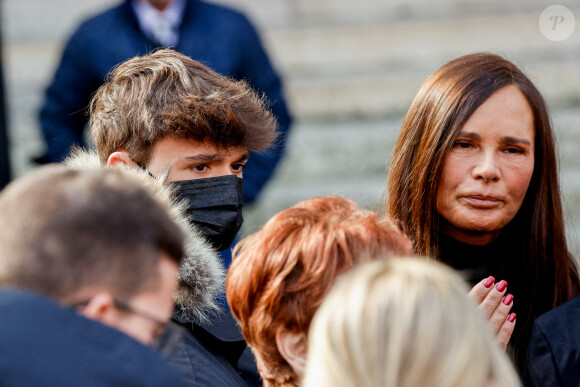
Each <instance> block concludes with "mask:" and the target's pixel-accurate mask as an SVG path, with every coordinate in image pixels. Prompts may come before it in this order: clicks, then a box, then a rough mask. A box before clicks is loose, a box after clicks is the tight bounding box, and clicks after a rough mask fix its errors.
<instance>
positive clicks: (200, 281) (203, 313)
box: [64, 149, 225, 322]
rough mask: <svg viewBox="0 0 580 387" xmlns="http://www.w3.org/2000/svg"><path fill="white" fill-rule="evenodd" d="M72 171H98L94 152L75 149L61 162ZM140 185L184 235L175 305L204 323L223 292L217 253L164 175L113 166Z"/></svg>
mask: <svg viewBox="0 0 580 387" xmlns="http://www.w3.org/2000/svg"><path fill="white" fill-rule="evenodd" d="M64 164H65V165H66V166H68V167H70V168H74V169H99V168H104V167H105V166H104V165H103V164H101V162H100V160H99V156H98V154H97V153H96V152H94V151H86V150H82V149H75V150H74V151H73V152H72V153H71V155H70V156H69V157H68V158H67V159H66V160H65V161H64ZM115 168H119V169H122V170H124V171H125V172H127V174H129V175H130V176H133V177H134V178H136V179H138V180H139V181H141V182H143V185H144V186H145V187H146V188H147V189H149V190H150V191H151V192H152V193H153V194H154V195H155V196H156V197H157V198H158V199H159V200H160V201H162V202H163V203H164V204H166V206H167V207H168V208H169V209H170V213H171V215H172V216H173V218H174V219H175V220H176V222H177V223H178V224H179V226H180V227H181V229H182V230H183V233H184V235H185V251H186V256H185V257H184V259H183V262H182V264H181V267H180V269H179V287H178V290H177V292H176V294H175V297H174V298H175V303H176V305H177V307H178V309H180V310H181V312H182V314H183V316H180V317H185V318H186V319H188V320H190V321H192V322H204V321H207V320H208V318H209V317H210V315H211V314H212V313H215V312H217V311H218V310H220V306H219V304H218V303H217V296H218V295H219V293H220V292H221V291H222V290H223V286H224V279H225V269H224V267H223V265H222V263H221V261H220V259H219V257H218V255H217V252H216V251H215V250H214V249H213V248H212V247H211V245H210V244H209V243H208V242H207V241H206V240H205V239H204V238H203V236H202V235H201V234H200V233H199V231H197V229H195V227H194V226H193V225H191V224H190V223H189V221H188V220H187V216H186V215H185V203H184V202H183V201H181V202H176V201H174V200H173V197H174V195H173V190H172V188H171V186H170V185H169V184H166V182H167V176H166V175H165V176H160V177H158V178H152V177H151V176H150V175H149V173H148V172H147V171H144V170H142V169H140V168H134V167H132V166H126V167H125V166H122V167H115Z"/></svg>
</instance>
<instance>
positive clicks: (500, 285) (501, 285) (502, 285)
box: [495, 280, 507, 293]
mask: <svg viewBox="0 0 580 387" xmlns="http://www.w3.org/2000/svg"><path fill="white" fill-rule="evenodd" d="M495 288H496V289H497V291H498V292H500V293H501V292H503V291H504V290H505V288H507V282H505V281H504V280H501V281H499V282H498V284H497V285H496V286H495Z"/></svg>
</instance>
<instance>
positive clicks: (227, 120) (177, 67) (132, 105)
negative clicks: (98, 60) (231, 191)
mask: <svg viewBox="0 0 580 387" xmlns="http://www.w3.org/2000/svg"><path fill="white" fill-rule="evenodd" d="M90 128H91V129H90V132H91V136H92V139H93V141H94V143H95V145H96V147H97V150H98V153H99V158H100V160H101V162H102V163H103V164H104V163H106V161H107V159H108V157H109V156H110V155H111V153H113V152H115V151H119V150H125V151H127V152H128V153H129V154H130V155H131V156H132V157H133V158H134V159H135V160H136V161H138V162H140V163H143V164H146V163H147V162H148V161H149V159H150V157H151V152H152V149H153V146H154V145H155V143H156V142H157V141H158V140H160V139H162V138H166V137H174V138H188V139H193V140H196V141H199V142H209V143H211V144H213V145H215V146H216V148H218V149H221V148H225V149H227V148H230V147H236V146H245V147H247V149H248V150H249V151H262V150H265V149H267V148H269V147H270V146H271V145H272V144H273V142H274V141H275V140H276V137H277V135H278V134H277V132H276V119H275V118H274V115H273V114H272V112H271V111H269V110H268V108H267V106H266V102H265V99H264V98H263V97H260V96H258V95H257V94H256V93H255V92H254V91H252V89H251V88H250V87H249V86H248V84H247V83H246V82H245V81H235V80H233V79H230V78H228V77H225V76H223V75H220V74H218V73H216V72H215V71H213V70H211V69H210V68H208V67H207V66H204V65H202V64H201V63H199V62H196V61H194V60H192V59H191V58H189V57H187V56H185V55H183V54H180V53H178V52H176V51H173V50H171V49H162V50H158V51H155V52H153V53H150V54H148V55H145V56H137V57H134V58H132V59H129V60H127V61H126V62H123V63H121V64H120V65H119V66H118V67H117V68H115V69H114V70H113V71H112V72H111V73H110V74H109V77H108V79H107V82H106V83H105V84H103V85H102V86H101V87H100V88H99V89H98V90H97V92H96V94H95V96H94V97H93V99H92V101H91V104H90Z"/></svg>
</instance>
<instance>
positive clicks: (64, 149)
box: [39, 0, 290, 204]
mask: <svg viewBox="0 0 580 387" xmlns="http://www.w3.org/2000/svg"><path fill="white" fill-rule="evenodd" d="M186 1H187V4H186V7H185V11H184V16H183V20H182V22H181V26H180V28H179V33H180V39H179V42H178V43H177V45H176V46H175V47H173V48H174V49H175V50H177V51H180V52H182V53H183V54H185V55H187V56H189V57H191V58H192V59H195V60H197V61H200V62H202V63H204V64H205V65H207V66H209V67H210V68H212V69H214V70H215V71H217V72H218V73H221V74H224V75H227V76H230V77H232V78H235V79H245V80H247V81H248V82H249V83H250V84H251V86H252V87H253V88H254V89H255V90H257V91H258V92H263V93H265V95H266V97H267V98H268V99H269V101H270V103H271V109H272V112H273V113H274V114H275V115H276V118H277V120H278V129H279V131H280V133H281V138H280V142H279V144H278V145H277V146H276V148H275V149H273V150H272V151H268V152H267V153H266V154H253V155H252V157H251V158H250V160H249V161H248V163H247V166H248V168H247V171H245V172H244V201H245V203H246V204H248V203H250V202H252V201H253V200H255V199H256V197H257V195H258V193H259V192H260V190H261V189H262V187H263V186H264V184H265V183H266V181H267V180H268V179H269V178H270V177H271V176H272V173H273V171H274V169H275V167H276V165H277V164H278V162H279V160H280V158H281V156H282V152H283V149H284V146H285V142H286V135H287V132H288V130H289V126H290V116H289V114H288V111H287V108H286V103H285V101H284V98H283V95H282V87H281V83H280V78H279V77H278V75H277V74H276V72H275V70H274V68H273V67H272V65H271V63H270V60H269V59H268V56H267V55H266V52H265V51H264V49H263V47H262V44H261V42H260V39H259V36H258V34H257V33H256V30H255V29H254V27H253V26H252V25H251V24H250V22H249V21H248V19H247V18H246V17H245V16H244V15H242V14H241V13H239V12H236V11H233V10H230V9H227V8H224V7H222V6H218V5H215V4H209V3H205V2H203V1H200V0H186ZM154 48H156V45H155V43H154V42H152V41H151V40H149V39H148V38H147V37H146V36H145V35H144V34H143V32H142V31H141V30H140V28H139V24H138V21H137V17H136V16H135V13H134V11H133V7H132V6H131V2H130V0H125V1H124V2H123V3H122V4H120V5H119V6H116V7H114V8H111V9H109V10H107V11H105V12H103V13H101V14H98V15H96V16H94V17H92V18H90V19H88V20H86V21H85V22H83V23H82V24H81V25H80V26H79V28H78V29H77V30H76V31H75V32H74V34H73V35H72V37H71V38H70V40H69V41H68V43H67V44H66V48H65V50H64V53H63V56H62V59H61V62H60V64H59V66H58V69H57V70H56V73H55V76H54V79H53V81H52V83H51V85H50V86H49V88H48V90H47V92H46V98H45V103H44V107H43V108H42V111H41V113H40V124H41V129H42V134H43V136H44V139H45V141H46V146H47V148H46V155H45V156H44V157H41V158H40V159H39V161H41V162H59V161H62V160H63V159H64V158H65V157H66V156H67V155H68V153H69V150H70V147H71V146H72V145H83V144H84V141H83V131H84V126H85V124H86V121H87V115H86V108H87V106H88V103H89V99H90V96H91V94H92V93H93V92H94V91H95V90H96V89H97V88H98V87H99V86H100V85H101V84H102V83H103V82H104V80H105V77H106V75H107V74H108V73H109V72H110V70H111V69H112V68H113V67H114V66H116V65H117V64H119V63H121V62H124V61H125V60H127V59H129V58H132V57H133V56H135V55H144V54H147V53H148V52H150V51H151V50H152V49H154Z"/></svg>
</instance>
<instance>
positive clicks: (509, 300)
mask: <svg viewBox="0 0 580 387" xmlns="http://www.w3.org/2000/svg"><path fill="white" fill-rule="evenodd" d="M513 299H514V296H513V295H511V294H508V295H507V296H505V297H504V299H503V304H504V305H509V304H511V303H512V300H513Z"/></svg>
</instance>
